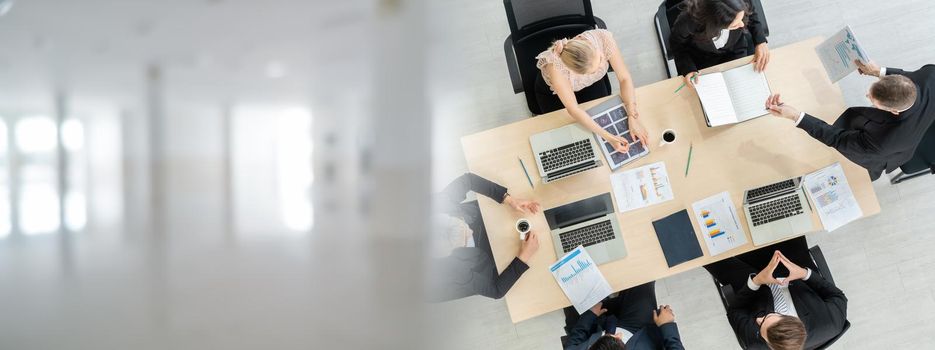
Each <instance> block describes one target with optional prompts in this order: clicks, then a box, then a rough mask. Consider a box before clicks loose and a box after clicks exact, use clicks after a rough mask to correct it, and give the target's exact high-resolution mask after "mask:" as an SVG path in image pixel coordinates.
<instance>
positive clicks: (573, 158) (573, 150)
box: [529, 124, 603, 183]
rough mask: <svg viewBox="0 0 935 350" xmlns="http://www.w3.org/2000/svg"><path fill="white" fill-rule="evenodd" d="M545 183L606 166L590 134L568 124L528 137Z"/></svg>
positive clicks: (579, 127) (574, 125) (576, 125)
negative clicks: (599, 156)
mask: <svg viewBox="0 0 935 350" xmlns="http://www.w3.org/2000/svg"><path fill="white" fill-rule="evenodd" d="M529 144H530V146H532V151H533V154H534V155H535V158H536V166H537V167H538V168H539V176H540V177H542V182H543V183H549V182H552V181H555V180H559V179H563V178H566V177H569V176H572V175H575V174H580V173H582V172H584V171H587V170H591V169H594V168H598V167H600V166H601V165H603V163H601V160H600V159H599V158H598V154H599V152H600V151H598V150H597V146H596V145H595V144H594V140H592V139H591V133H590V132H588V131H585V130H584V128H582V127H581V126H579V125H578V124H569V125H566V126H563V127H561V128H558V129H552V130H549V131H546V132H543V133H538V134H535V135H532V136H530V137H529Z"/></svg>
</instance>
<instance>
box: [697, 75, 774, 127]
mask: <svg viewBox="0 0 935 350" xmlns="http://www.w3.org/2000/svg"><path fill="white" fill-rule="evenodd" d="M695 91H697V92H698V98H699V99H700V100H701V107H702V108H704V112H705V115H707V116H708V123H709V124H711V126H721V125H726V124H732V123H736V122H737V114H736V113H735V112H734V104H733V103H732V102H731V96H730V91H729V90H727V82H726V81H724V76H722V75H721V73H712V74H705V75H702V76H700V77H699V78H698V81H697V82H696V83H695ZM763 101H764V102H765V101H766V100H765V99H764V100H763Z"/></svg>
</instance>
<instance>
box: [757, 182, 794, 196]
mask: <svg viewBox="0 0 935 350" xmlns="http://www.w3.org/2000/svg"><path fill="white" fill-rule="evenodd" d="M791 188H795V182H793V181H792V180H791V179H789V180H786V181H780V182H777V183H774V184H771V185H766V186H763V187H757V188H754V189H752V190H749V191H747V199H748V200H749V199H754V198H760V197H762V196H764V195H767V194H770V193H776V192H779V191H782V190H785V189H791Z"/></svg>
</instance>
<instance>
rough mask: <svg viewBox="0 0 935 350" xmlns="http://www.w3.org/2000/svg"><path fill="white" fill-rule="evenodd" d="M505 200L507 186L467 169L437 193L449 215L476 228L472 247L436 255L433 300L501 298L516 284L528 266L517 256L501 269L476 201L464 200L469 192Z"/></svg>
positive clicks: (432, 285) (443, 209)
mask: <svg viewBox="0 0 935 350" xmlns="http://www.w3.org/2000/svg"><path fill="white" fill-rule="evenodd" d="M471 191H473V192H475V193H478V194H480V195H483V196H486V197H488V198H490V199H493V200H495V201H497V203H502V202H503V196H504V195H505V194H506V193H507V189H506V188H505V187H503V186H500V185H498V184H496V183H493V182H491V181H489V180H487V179H484V178H482V177H480V176H477V175H474V174H471V173H467V174H464V175H462V176H461V177H459V178H457V179H456V180H455V181H454V182H452V183H451V184H449V185H448V186H447V187H445V189H444V190H443V191H442V192H441V193H439V194H438V195H437V197H436V204H437V205H439V206H440V207H441V210H442V211H443V212H445V213H446V214H448V215H451V216H454V217H458V218H461V219H462V220H464V222H466V223H467V224H468V226H470V227H471V230H473V231H474V244H475V246H474V247H472V248H457V249H454V250H453V251H452V252H451V255H450V256H447V257H445V258H441V259H434V261H432V263H431V266H432V269H433V271H434V273H433V274H432V283H431V288H430V291H429V299H430V300H432V301H444V300H454V299H460V298H464V297H469V296H472V295H483V296H485V297H488V298H494V299H500V298H502V297H503V296H504V295H506V292H507V291H509V290H510V288H511V287H513V284H515V283H516V281H517V280H519V277H520V276H521V275H522V274H523V272H526V270H528V269H529V266H528V265H526V264H525V263H523V262H522V261H521V260H519V259H518V258H514V259H513V261H512V262H510V265H509V266H507V267H506V269H504V270H503V272H501V273H497V265H496V263H495V262H494V260H493V253H492V252H491V250H490V241H488V239H487V230H486V229H485V228H484V219H483V218H482V217H481V215H480V208H479V207H478V205H477V202H469V203H462V202H463V201H464V200H465V197H466V195H467V193H468V192H471Z"/></svg>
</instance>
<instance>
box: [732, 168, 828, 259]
mask: <svg viewBox="0 0 935 350" xmlns="http://www.w3.org/2000/svg"><path fill="white" fill-rule="evenodd" d="M801 182H802V178H801V177H797V178H794V179H789V180H785V181H780V182H777V183H774V184H769V185H766V186H762V187H757V188H754V189H750V190H747V191H746V192H744V194H743V198H744V200H743V211H744V213H745V214H746V215H747V225H748V226H749V227H750V236H752V237H753V245H755V246H761V245H766V244H768V243H772V242H775V241H778V240H781V239H785V238H789V237H792V236H796V235H800V234H803V233H806V232H809V231H811V230H812V215H811V212H812V207H811V204H809V203H808V199H807V198H806V197H805V190H804V189H803V188H802V186H801Z"/></svg>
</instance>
